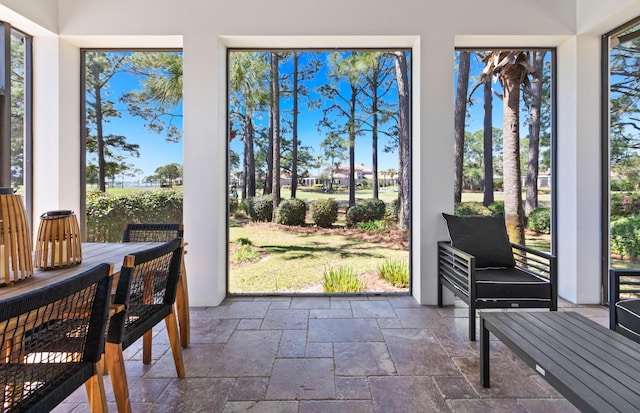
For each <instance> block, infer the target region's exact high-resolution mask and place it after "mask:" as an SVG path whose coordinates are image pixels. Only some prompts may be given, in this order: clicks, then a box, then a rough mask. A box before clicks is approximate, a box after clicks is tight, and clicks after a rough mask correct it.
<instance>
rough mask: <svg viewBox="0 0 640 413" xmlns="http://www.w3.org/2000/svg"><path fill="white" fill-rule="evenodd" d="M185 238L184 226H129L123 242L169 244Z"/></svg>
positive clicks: (125, 231)
mask: <svg viewBox="0 0 640 413" xmlns="http://www.w3.org/2000/svg"><path fill="white" fill-rule="evenodd" d="M174 238H184V226H183V225H182V224H127V227H126V228H125V230H124V233H123V234H122V242H167V241H171V240H172V239H174Z"/></svg>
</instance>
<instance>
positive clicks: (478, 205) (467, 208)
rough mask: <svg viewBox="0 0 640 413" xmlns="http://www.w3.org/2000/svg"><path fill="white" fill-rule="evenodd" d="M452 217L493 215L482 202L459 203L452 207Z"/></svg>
mask: <svg viewBox="0 0 640 413" xmlns="http://www.w3.org/2000/svg"><path fill="white" fill-rule="evenodd" d="M453 210H454V215H493V213H492V212H491V210H490V209H489V208H487V207H486V206H484V205H482V202H476V201H471V202H460V203H459V204H456V205H455V207H454V209H453Z"/></svg>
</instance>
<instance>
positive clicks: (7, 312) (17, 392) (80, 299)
mask: <svg viewBox="0 0 640 413" xmlns="http://www.w3.org/2000/svg"><path fill="white" fill-rule="evenodd" d="M111 273H112V266H111V265H109V264H100V265H98V266H96V267H94V268H92V269H90V270H87V271H85V272H83V273H81V274H78V275H76V276H74V277H72V278H69V279H67V280H64V281H62V282H59V283H56V284H53V285H50V286H47V287H44V288H41V289H38V290H34V291H32V292H29V293H25V294H22V295H19V296H15V297H12V298H9V299H7V300H4V301H2V302H0V325H2V329H1V330H2V331H1V332H0V336H1V337H0V340H2V341H1V342H0V346H1V347H2V352H1V354H2V359H1V360H2V361H1V362H0V388H1V389H2V396H3V398H2V402H3V409H2V411H3V412H5V411H6V412H11V411H20V412H45V411H50V410H52V409H53V408H54V407H56V406H57V405H58V404H60V403H61V402H62V401H63V400H64V399H66V398H67V397H68V396H69V395H71V393H73V392H74V391H75V390H76V389H77V388H79V387H80V386H82V385H83V384H85V386H86V388H87V393H88V396H89V403H90V406H91V410H92V411H93V412H102V411H105V412H106V409H107V404H106V398H105V390H104V383H103V379H102V361H101V359H102V355H103V352H104V345H105V331H106V327H107V320H108V317H109V304H110V298H111V283H112V277H111Z"/></svg>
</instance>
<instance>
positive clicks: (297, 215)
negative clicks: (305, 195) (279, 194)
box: [276, 198, 307, 225]
mask: <svg viewBox="0 0 640 413" xmlns="http://www.w3.org/2000/svg"><path fill="white" fill-rule="evenodd" d="M306 214H307V204H305V203H304V201H303V200H301V199H295V198H294V199H285V200H284V201H282V202H281V203H280V206H279V207H278V216H277V217H276V222H277V223H278V224H283V225H303V224H304V218H305V215H306Z"/></svg>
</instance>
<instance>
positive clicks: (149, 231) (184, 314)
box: [122, 223, 191, 348]
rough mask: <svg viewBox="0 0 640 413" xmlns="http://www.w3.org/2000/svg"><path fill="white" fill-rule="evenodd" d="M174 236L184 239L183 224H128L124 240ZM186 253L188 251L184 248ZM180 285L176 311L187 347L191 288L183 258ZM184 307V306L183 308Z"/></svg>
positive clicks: (182, 337)
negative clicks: (189, 287)
mask: <svg viewBox="0 0 640 413" xmlns="http://www.w3.org/2000/svg"><path fill="white" fill-rule="evenodd" d="M174 238H183V239H184V225H182V224H154V223H150V224H146V223H145V224H127V226H126V228H125V230H124V232H123V234H122V242H167V241H171V240H172V239H174ZM183 251H184V254H186V253H187V251H186V250H183ZM180 286H181V288H179V289H178V296H177V300H176V312H177V314H178V324H179V326H180V345H182V348H187V347H188V346H189V341H190V335H191V334H190V327H189V325H190V323H191V322H190V320H189V292H188V291H189V289H188V287H187V268H186V266H185V263H184V258H183V259H182V266H181V268H180ZM183 307H184V308H183Z"/></svg>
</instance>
